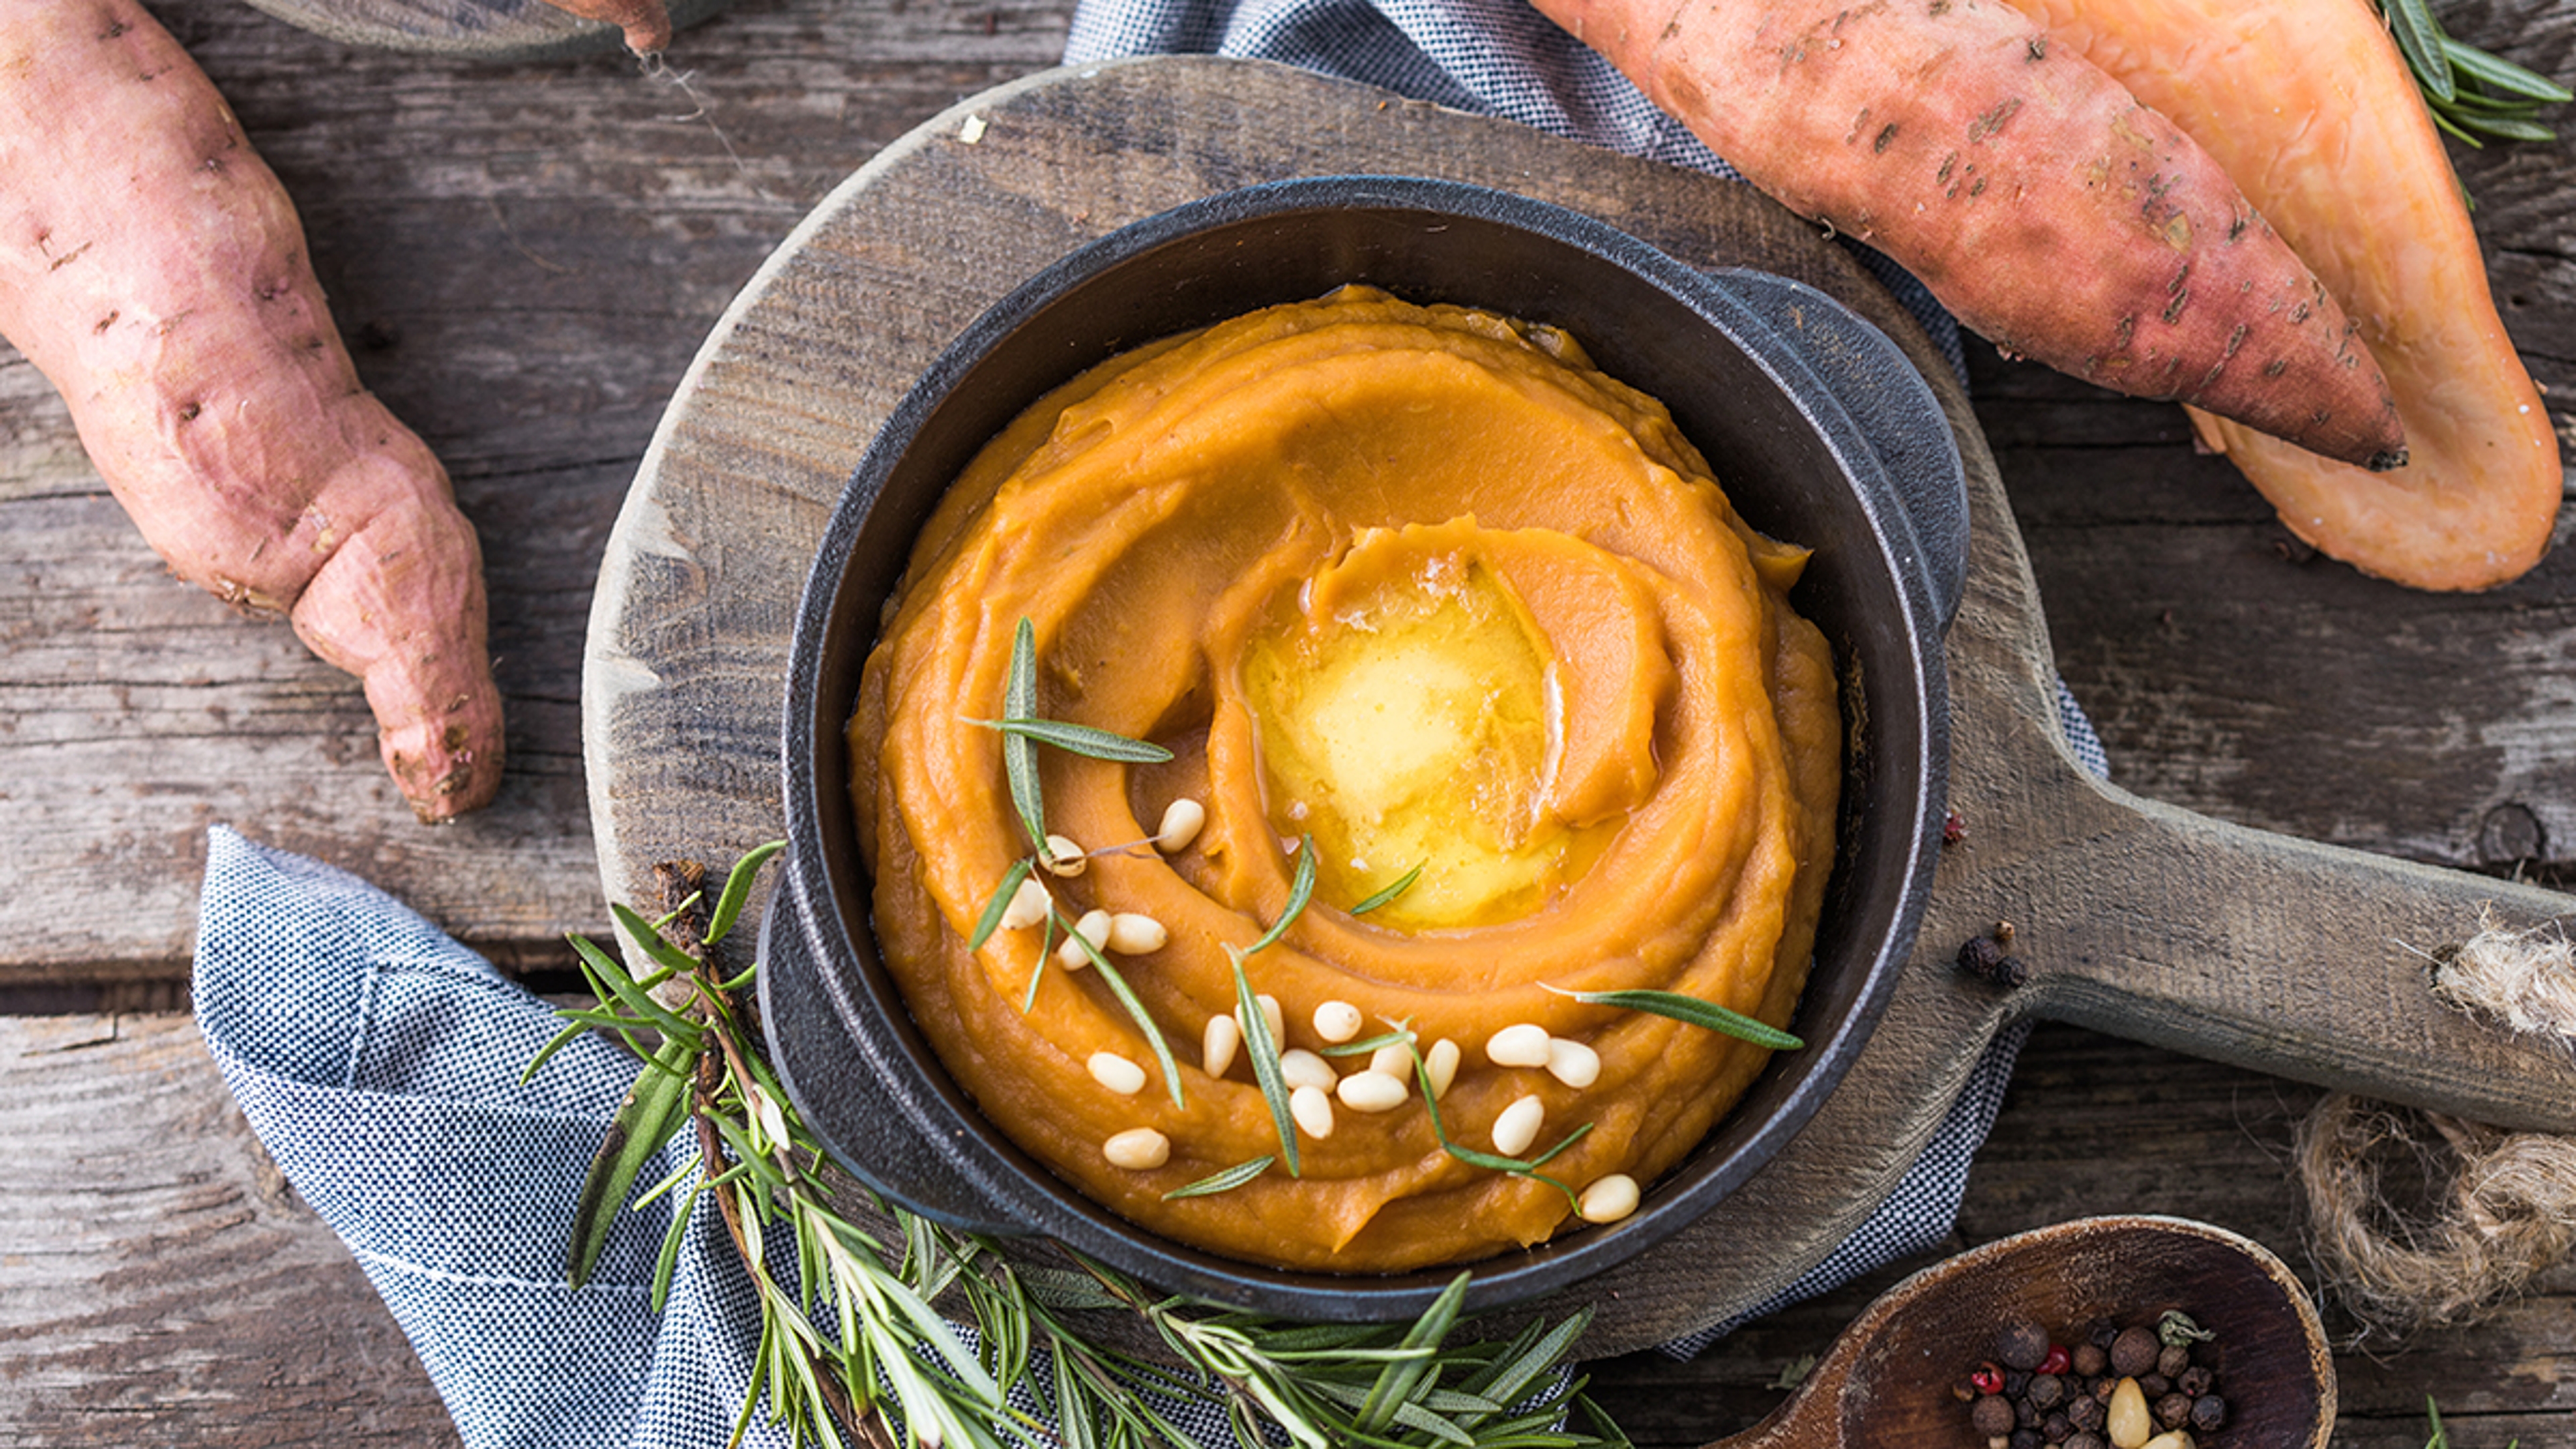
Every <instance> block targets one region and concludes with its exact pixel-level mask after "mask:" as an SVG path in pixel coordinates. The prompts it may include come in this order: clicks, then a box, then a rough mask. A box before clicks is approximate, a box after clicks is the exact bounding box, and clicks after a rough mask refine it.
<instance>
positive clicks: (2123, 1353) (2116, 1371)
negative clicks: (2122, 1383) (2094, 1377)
mask: <svg viewBox="0 0 2576 1449" xmlns="http://www.w3.org/2000/svg"><path fill="white" fill-rule="evenodd" d="M2164 1348H2165V1346H2164V1345H2163V1344H2161V1343H2158V1342H2157V1341H2156V1331H2155V1330H2154V1329H2152V1328H2145V1327H2137V1326H2132V1327H2129V1328H2124V1329H2121V1330H2120V1336H2119V1337H2117V1338H2115V1339H2112V1340H2111V1374H2112V1377H2114V1378H2123V1379H2133V1378H2137V1377H2139V1376H2140V1375H2142V1374H2151V1373H2154V1372H2155V1371H2156V1360H2157V1359H2158V1358H2160V1357H2162V1356H2163V1354H2164Z"/></svg>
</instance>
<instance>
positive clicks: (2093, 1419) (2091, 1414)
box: [2066, 1395, 2110, 1429]
mask: <svg viewBox="0 0 2576 1449" xmlns="http://www.w3.org/2000/svg"><path fill="white" fill-rule="evenodd" d="M2109 1417H2110V1415H2109V1412H2108V1411H2107V1410H2105V1409H2104V1408H2103V1407H2102V1401H2101V1400H2099V1399H2096V1398H2093V1397H2091V1396H2089V1395H2088V1396H2086V1397H2084V1398H2080V1399H2077V1400H2076V1401H2075V1402H2073V1403H2071V1404H2068V1405H2067V1406H2066V1422H2068V1423H2070V1424H2073V1425H2074V1426H2075V1427H2076V1428H2078V1429H2099V1428H2101V1427H2102V1424H2103V1421H2104V1420H2105V1419H2107V1418H2109Z"/></svg>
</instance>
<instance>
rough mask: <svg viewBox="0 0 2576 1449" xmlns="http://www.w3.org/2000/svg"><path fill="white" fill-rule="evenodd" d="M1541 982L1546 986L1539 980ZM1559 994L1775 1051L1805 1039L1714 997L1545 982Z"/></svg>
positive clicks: (1795, 1047)
mask: <svg viewBox="0 0 2576 1449" xmlns="http://www.w3.org/2000/svg"><path fill="white" fill-rule="evenodd" d="M1539 984H1540V985H1541V986H1547V983H1546V982H1544V981H1542V982H1540V983H1539ZM1547 989H1548V990H1550V991H1553V992H1555V993H1556V994H1557V995H1559V996H1570V997H1573V998H1574V999H1575V1000H1577V1001H1580V1002H1582V1003H1583V1004H1584V1005H1586V1006H1617V1007H1624V1008H1625V1009H1627V1010H1629V1011H1642V1012H1645V1013H1647V1014H1648V1015H1651V1016H1668V1017H1671V1018H1672V1019H1673V1020H1675V1021H1679V1022H1686V1023H1688V1024H1690V1025H1692V1026H1698V1027H1706V1028H1707V1029H1708V1030H1710V1031H1715V1032H1723V1033H1725V1034H1726V1035H1728V1036H1732V1037H1741V1038H1743V1039H1744V1040H1746V1041H1749V1042H1751V1043H1753V1044H1754V1045H1755V1046H1762V1047H1769V1048H1770V1049H1771V1050H1773V1051H1775V1052H1793V1051H1797V1050H1799V1049H1800V1048H1802V1047H1804V1046H1806V1043H1805V1042H1803V1041H1801V1040H1799V1039H1798V1038H1796V1037H1794V1036H1791V1035H1790V1034H1789V1033H1787V1032H1785V1031H1782V1030H1780V1029H1779V1028H1778V1027H1776V1026H1772V1025H1770V1024H1768V1023H1766V1022H1760V1021H1755V1020H1754V1019H1753V1018H1752V1017H1749V1016H1746V1015H1745V1014H1744V1013H1742V1012H1740V1011H1731V1010H1728V1009H1727V1008H1726V1007H1723V1006H1720V1005H1718V1004H1717V1003H1716V1002H1714V1001H1702V1000H1700V999H1699V998H1698V997H1696V996H1685V995H1683V994H1682V993H1680V992H1678V991H1643V990H1637V991H1568V990H1566V989H1565V988H1564V987H1561V986H1547Z"/></svg>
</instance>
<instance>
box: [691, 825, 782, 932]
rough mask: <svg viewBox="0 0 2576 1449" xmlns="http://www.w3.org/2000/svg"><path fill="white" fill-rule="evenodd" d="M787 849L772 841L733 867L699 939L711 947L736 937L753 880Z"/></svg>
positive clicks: (753, 851)
mask: <svg viewBox="0 0 2576 1449" xmlns="http://www.w3.org/2000/svg"><path fill="white" fill-rule="evenodd" d="M786 848H787V842H786V841H784V840H773V841H770V842H769V843H768V844H766V845H762V846H758V847H755V848H754V849H753V850H752V851H751V852H750V853H749V854H747V855H745V856H743V858H742V859H740V860H737V861H735V862H734V863H733V870H732V871H731V872H730V873H729V874H727V875H726V876H725V883H724V890H723V892H722V893H720V894H719V895H717V897H716V908H715V910H714V911H713V912H711V913H709V915H708V916H707V931H706V935H705V936H703V937H701V938H700V939H702V940H704V941H705V942H706V943H707V944H708V945H710V946H712V945H714V944H715V943H717V942H718V941H721V940H723V939H724V938H725V937H727V936H729V935H732V934H733V923H734V922H735V921H737V920H739V919H741V917H742V908H743V905H744V904H745V903H746V902H748V901H749V900H750V899H751V883H752V879H753V877H755V876H757V875H759V874H760V868H761V867H762V866H764V865H767V864H769V858H770V857H771V856H773V855H776V854H777V853H778V852H780V851H782V850H785V849H786Z"/></svg>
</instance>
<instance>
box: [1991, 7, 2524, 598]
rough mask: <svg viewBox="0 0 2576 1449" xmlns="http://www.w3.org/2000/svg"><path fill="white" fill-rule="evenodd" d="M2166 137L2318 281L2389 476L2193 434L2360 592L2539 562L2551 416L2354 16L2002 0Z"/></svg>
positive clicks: (2399, 81) (2404, 96)
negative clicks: (2253, 211)
mask: <svg viewBox="0 0 2576 1449" xmlns="http://www.w3.org/2000/svg"><path fill="white" fill-rule="evenodd" d="M2014 3H2015V4H2017V5H2019V6H2020V7H2021V8H2022V9H2024V10H2026V11H2028V12H2029V13H2030V14H2031V15H2032V16H2033V18H2034V19H2036V20H2038V21H2040V22H2041V23H2043V24H2045V25H2047V26H2048V28H2049V33H2050V34H2051V35H2054V36H2057V37H2058V38H2059V39H2060V40H2061V41H2062V42H2063V43H2064V44H2066V45H2068V46H2070V47H2072V48H2077V49H2080V50H2082V51H2083V53H2084V54H2085V55H2086V56H2087V57H2089V58H2091V59H2092V60H2094V61H2095V62H2096V63H2097V64H2099V65H2101V66H2102V67H2103V68H2104V69H2105V70H2108V71H2110V72H2111V73H2112V74H2114V75H2116V76H2118V77H2119V78H2120V80H2121V81H2122V83H2123V84H2125V85H2127V86H2128V87H2129V89H2130V90H2131V91H2133V92H2134V93H2136V95H2137V96H2138V98H2139V99H2140V100H2143V101H2145V102H2147V103H2148V104H2150V105H2152V106H2154V107H2155V108H2156V109H2157V110H2158V111H2160V112H2163V113H2164V114H2166V115H2169V116H2171V117H2173V119H2174V122H2175V124H2177V125H2179V126H2181V127H2182V128H2183V129H2184V130H2185V131H2187V132H2189V133H2191V134H2192V135H2193V136H2194V137H2197V138H2198V139H2199V140H2200V142H2201V144H2202V145H2204V146H2206V147H2207V148H2208V149H2209V151H2210V153H2211V154H2212V155H2214V156H2216V157H2217V158H2218V160H2219V162H2220V163H2221V164H2222V165H2224V166H2226V167H2227V169H2228V173H2229V174H2230V175H2232V176H2234V177H2235V178H2236V179H2237V181H2238V183H2239V184H2240V185H2242V186H2243V187H2244V188H2245V191H2246V194H2247V195H2249V196H2251V197H2253V198H2254V201H2255V203H2256V204H2257V205H2259V206H2261V207H2262V208H2263V214H2264V215H2266V216H2268V217H2270V218H2271V219H2272V221H2273V223H2274V224H2275V225H2277V226H2279V227H2280V229H2281V234H2282V235H2283V236H2285V237H2287V238H2288V239H2289V241H2290V244H2291V245H2292V246H2295V247H2297V248H2298V251H2299V255H2300V256H2302V257H2304V258H2306V259H2307V261H2308V263H2309V264H2310V265H2311V266H2313V267H2315V268H2316V271H2317V275H2318V277H2319V278H2321V279H2322V280H2323V281H2324V282H2325V285H2326V290H2327V291H2328V292H2330V293H2332V294H2333V295H2334V297H2335V299H2336V300H2337V301H2339V302H2341V303H2342V304H2343V307H2344V310H2345V312H2346V313H2347V314H2349V315H2350V316H2351V317H2352V319H2353V321H2354V323H2355V324H2356V325H2357V326H2359V328H2360V329H2361V339H2362V342H2363V344H2364V345H2366V346H2367V347H2368V348H2369V349H2370V352H2371V355H2372V356H2373V357H2375V358H2377V359H2378V360H2379V363H2380V366H2381V367H2382V368H2383V369H2384V370H2385V371H2386V372H2387V374H2388V381H2389V385H2390V387H2391V388H2392V389H2393V390H2394V391H2395V394H2396V397H2397V411H2398V415H2399V417H2401V418H2402V419H2404V421H2405V424H2406V437H2407V452H2408V462H2407V465H2406V466H2405V467H2403V468H2399V469H2396V470H2393V471H2389V472H2382V473H2365V472H2362V471H2360V470H2357V469H2354V468H2350V467H2347V466H2345V465H2343V464H2341V463H2337V462H2334V461H2331V460H2329V459H2326V458H2320V457H2317V456H2315V455H2314V454H2311V453H2306V452H2302V451H2300V450H2299V449H2297V448H2292V447H2287V446H2284V445H2283V444H2282V443H2281V442H2279V441H2278V440H2276V439H2273V438H2268V437H2264V436H2261V435H2259V434H2256V433H2251V432H2248V431H2247V430H2246V429H2244V428H2242V427H2239V426H2236V425H2235V424H2232V423H2229V422H2226V421H2223V420H2221V419H2218V418H2214V417H2210V416H2207V415H2205V414H2204V415H2196V416H2195V417H2194V418H2193V422H2194V424H2195V426H2197V427H2198V429H2199V431H2200V434H2201V437H2202V438H2203V440H2204V441H2206V442H2207V443H2208V444H2209V445H2210V446H2211V447H2213V448H2215V449H2216V450H2218V451H2220V452H2223V453H2225V454H2226V455H2227V456H2228V458H2229V459H2230V460H2231V461H2233V462H2234V463H2235V464H2236V466H2237V467H2238V469H2239V470H2241V471H2242V472H2243V473H2244V474H2245V476H2246V478H2247V479H2248V480H2250V481H2251V482H2252V483H2253V484H2254V486H2255V487H2256V488H2258V489H2260V490H2261V491H2262V493H2263V496H2264V497H2265V498H2267V499H2269V500H2270V501H2271V503H2272V506H2273V507H2275V508H2277V509H2279V510H2280V514H2281V522H2282V523H2283V524H2284V525H2285V526H2286V527H2288V528H2289V530H2290V531H2291V532H2292V533H2295V534H2297V535H2298V536H2299V537H2301V538H2303V539H2306V540H2307V541H2308V542H2310V543H2312V544H2314V545H2316V546H2317V547H2318V548H2319V549H2320V550H2322V551H2324V552H2325V553H2326V554H2328V555H2330V556H2332V557H2334V558H2339V559H2342V560H2343V561H2345V562H2346V563H2349V564H2352V565H2353V566H2354V567H2356V568H2359V569H2361V570H2363V571H2364V572H2366V573H2371V574H2376V575H2378V576H2380V577H2381V578H2385V579H2389V580H2392V581H2394V582H2396V583H2401V584H2407V585H2411V586H2413V587H2416V588H2422V589H2483V588H2487V587H2490V586H2492V585H2496V584H2500V583H2503V582H2505V581H2507V580H2509V579H2513V578H2516V577H2518V576H2520V575H2521V574H2523V573H2524V572H2526V571H2528V570H2529V569H2530V568H2531V566H2532V565H2533V564H2535V563H2538V562H2539V561H2540V557H2541V555H2542V553H2544V552H2545V551H2547V549H2548V547H2549V540H2550V535H2551V533H2552V531H2553V529H2554V527H2555V525H2556V523H2557V519H2558V502H2559V493H2560V489H2561V486H2562V478H2561V473H2560V468H2559V461H2558V439H2557V436H2556V434H2555V433H2554V432H2553V431H2552V430H2551V426H2550V421H2549V411H2548V409H2547V408H2546V407H2544V406H2543V405H2542V403H2541V399H2540V393H2539V391H2538V389H2536V388H2534V387H2533V386H2532V383H2531V374H2530V373H2529V372H2528V371H2526V370H2525V369H2524V367H2523V365H2522V357H2521V354H2520V353H2518V352H2517V351H2515V349H2514V345H2513V339H2512V338H2511V337H2509V336H2507V335H2506V334H2505V330H2504V323H2503V321H2502V320H2501V319H2499V318H2498V317H2497V315H2496V305H2495V296H2494V294H2493V293H2492V292H2491V291H2489V290H2488V287H2487V271H2486V259H2485V257H2484V255H2483V254H2482V253H2481V252H2480V251H2479V249H2478V238H2477V233H2476V231H2475V230H2474V229H2473V228H2472V227H2471V226H2470V223H2469V213H2468V208H2467V207H2466V205H2464V204H2463V202H2462V200H2461V197H2460V186H2459V181H2458V178H2457V177H2455V176H2454V175H2453V174H2452V172H2451V163H2450V158H2449V156H2448V155H2446V154H2445V152H2444V150H2443V147H2442V138H2441V136H2440V135H2439V134H2437V133H2436V132H2435V130H2434V128H2433V118H2432V116H2431V115H2430V114H2429V113H2428V112H2427V111H2426V110H2425V107H2424V103H2423V99H2422V96H2421V94H2420V92H2418V90H2417V89H2416V85H2415V79H2414V77H2413V75H2412V74H2410V73H2409V72H2408V70H2407V68H2406V62H2405V60H2404V58H2403V57H2402V56H2401V55H2400V54H2399V53H2398V50H2397V45H2396V42H2395V41H2394V40H2392V39H2391V38H2390V37H2389V33H2388V30H2387V27H2386V25H2385V24H2384V23H2383V22H2382V21H2381V20H2380V18H2379V15H2378V13H2377V12H2376V11H2375V10H2373V9H2372V7H2371V6H2370V4H2369V3H2368V0H2303V3H2299V4H2280V3H2275V0H2014Z"/></svg>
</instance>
